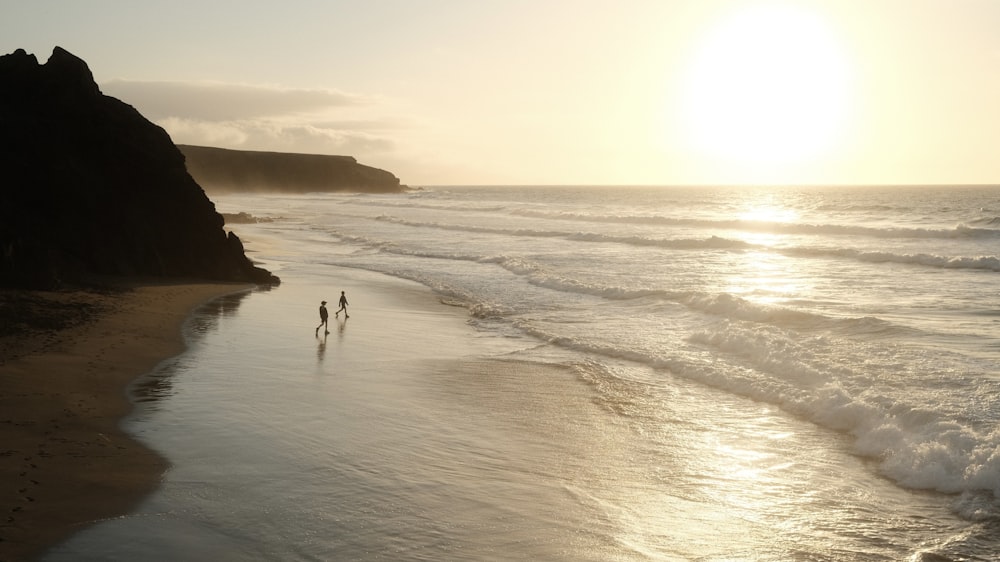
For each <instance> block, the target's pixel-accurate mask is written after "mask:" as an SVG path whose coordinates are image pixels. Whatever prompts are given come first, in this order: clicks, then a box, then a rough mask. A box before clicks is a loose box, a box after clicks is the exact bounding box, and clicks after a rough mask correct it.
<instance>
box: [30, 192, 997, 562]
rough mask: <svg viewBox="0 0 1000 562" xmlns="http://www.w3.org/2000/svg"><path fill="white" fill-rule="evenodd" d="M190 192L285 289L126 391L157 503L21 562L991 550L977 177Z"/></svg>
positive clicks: (987, 308)
mask: <svg viewBox="0 0 1000 562" xmlns="http://www.w3.org/2000/svg"><path fill="white" fill-rule="evenodd" d="M212 199H213V200H214V201H215V203H216V206H217V208H218V209H219V211H220V212H223V213H241V212H243V213H247V214H249V215H251V216H252V217H254V218H255V219H257V220H258V221H259V222H254V223H246V224H232V225H229V228H231V229H233V230H235V231H236V232H237V234H239V235H240V237H241V238H242V239H243V241H244V244H245V245H246V248H247V251H248V255H250V256H251V257H252V258H253V259H255V260H256V261H258V262H260V263H261V264H262V265H263V266H264V267H267V268H268V269H270V270H272V271H273V272H275V273H276V274H278V275H279V276H280V277H281V278H282V281H283V282H282V285H281V286H279V287H277V288H274V289H271V290H259V291H252V292H247V293H239V294H234V295H232V296H230V297H226V298H223V299H219V300H218V301H214V302H213V303H210V304H209V305H207V306H206V307H204V308H203V309H201V310H200V311H199V312H198V313H197V314H195V315H194V317H193V318H192V319H191V321H190V322H189V325H188V327H187V328H186V334H187V337H188V343H189V349H188V351H187V352H186V353H184V354H183V355H181V356H179V357H176V358H171V359H169V360H167V361H164V363H163V364H161V365H160V367H158V368H157V370H156V371H154V372H153V373H150V374H149V375H147V376H146V377H144V378H143V379H141V380H140V381H138V382H137V383H136V385H135V387H134V388H133V389H132V394H133V397H134V399H135V401H136V404H137V409H136V413H135V415H133V416H132V417H131V418H130V419H129V420H128V421H127V422H126V425H127V428H128V429H129V431H131V432H132V433H134V434H135V435H137V436H138V437H139V438H140V439H141V440H143V441H144V442H145V443H147V444H149V446H151V447H152V448H154V449H156V450H158V451H161V452H162V454H164V455H165V456H166V457H167V458H168V459H169V460H170V461H171V463H172V468H171V469H170V471H169V472H168V473H167V475H166V476H165V478H164V483H163V486H162V488H161V489H160V490H159V491H157V492H156V493H155V494H153V496H151V497H150V498H149V499H148V500H147V501H146V502H144V503H143V504H142V505H141V506H140V507H139V508H138V509H137V510H136V512H135V513H132V514H129V515H126V516H124V517H121V518H118V519H114V520H109V521H103V522H98V523H96V524H95V525H93V526H90V527H88V528H87V529H83V530H81V532H80V533H79V534H78V535H76V536H75V537H73V538H72V539H71V540H69V541H68V542H66V543H64V544H62V545H59V546H58V547H56V548H55V549H53V550H52V551H51V552H49V553H48V555H47V556H46V557H45V560H49V561H63V560H201V559H205V560H207V559H211V560H573V561H581V560H595V561H596V560H601V561H612V560H613V561H640V560H658V561H660V560H663V561H698V562H709V561H711V562H722V561H873V560H876V561H877V560H894V561H895V560H903V561H913V562H918V561H926V562H929V561H986V560H1000V297H998V289H1000V277H998V276H1000V187H984V186H927V187H888V186H884V187H865V186H856V187H628V186H622V187H586V186H577V187H574V186H562V187H531V186H509V187H427V188H421V189H415V190H413V191H411V192H409V193H405V194H395V195H366V194H309V195H298V196H289V195H277V194H229V195H213V196H212ZM342 290H343V291H345V294H346V295H347V297H348V299H349V300H350V302H351V304H350V306H349V312H350V313H351V318H350V319H349V320H348V319H345V318H344V317H343V313H341V314H339V315H338V316H337V318H331V321H330V332H331V333H330V334H329V335H326V334H323V333H322V332H323V330H320V331H316V330H315V329H316V323H317V322H318V315H317V313H316V307H317V306H318V304H319V300H320V299H323V300H327V301H329V305H328V306H330V311H331V313H332V312H333V311H334V310H335V308H336V306H335V304H334V303H336V301H337V297H338V296H339V293H340V291H342Z"/></svg>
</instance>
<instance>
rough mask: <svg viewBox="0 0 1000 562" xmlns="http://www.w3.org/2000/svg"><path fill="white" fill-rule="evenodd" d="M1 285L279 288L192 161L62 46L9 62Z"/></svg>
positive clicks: (1, 82) (0, 178) (2, 62)
mask: <svg viewBox="0 0 1000 562" xmlns="http://www.w3.org/2000/svg"><path fill="white" fill-rule="evenodd" d="M0 86H2V87H0V286H8V287H9V286H14V287H38V288H41V287H54V286H59V285H60V284H63V283H75V282H78V281H81V280H85V279H88V278H92V277H93V276H95V275H99V276H108V275H110V276H121V275H130V276H154V277H186V278H200V279H214V280H226V281H248V282H256V283H276V282H277V278H276V277H274V276H273V275H271V274H270V273H269V272H267V271H265V270H264V269H261V268H259V267H256V266H254V265H253V264H252V263H251V262H250V260H249V259H247V257H246V255H245V254H244V251H243V244H242V243H241V242H240V240H239V238H237V237H236V235H235V234H233V233H231V232H230V233H228V234H227V233H226V231H225V230H224V229H223V219H222V216H221V215H219V214H218V213H217V212H216V211H215V205H214V204H213V203H212V202H211V201H210V200H209V199H208V197H207V196H206V195H205V192H204V191H203V190H202V189H201V187H200V186H199V185H198V184H197V183H196V182H195V180H194V179H192V177H191V175H190V174H189V173H188V172H187V169H186V168H185V164H184V156H183V155H182V154H181V152H180V150H178V149H177V147H176V146H175V145H174V143H173V142H172V141H171V140H170V137H169V136H168V135H167V133H166V132H165V131H164V130H163V129H161V128H160V127H157V126H156V125H154V124H152V123H150V122H149V121H148V120H146V119H145V118H144V117H143V116H142V115H140V114H139V112H137V111H136V110H135V109H134V108H133V107H131V106H129V105H127V104H125V103H123V102H121V101H119V100H117V99H115V98H112V97H108V96H105V95H103V94H102V93H101V91H100V89H99V88H98V86H97V84H96V83H95V82H94V78H93V75H92V74H91V72H90V69H89V68H88V67H87V64H86V63H85V62H84V61H82V60H80V59H79V58H77V57H75V56H74V55H72V54H70V53H69V52H67V51H65V50H63V49H61V48H59V47H56V48H55V49H54V50H53V52H52V56H51V57H50V58H49V60H48V62H46V63H45V64H44V65H40V64H39V63H38V60H37V59H36V58H35V56H34V55H31V54H27V53H25V51H24V50H23V49H18V50H17V51H15V52H14V53H12V54H9V55H4V56H0Z"/></svg>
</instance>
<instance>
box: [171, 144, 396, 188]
mask: <svg viewBox="0 0 1000 562" xmlns="http://www.w3.org/2000/svg"><path fill="white" fill-rule="evenodd" d="M178 148H180V149H181V152H183V153H184V156H185V157H186V158H187V167H188V171H189V172H191V175H192V176H193V177H194V179H195V180H196V181H197V182H198V183H199V184H200V185H201V186H202V187H204V188H205V190H206V191H209V192H212V191H280V192H285V193H308V192H312V191H360V192H366V193H391V192H399V191H402V190H403V189H404V187H403V186H401V185H400V183H399V178H397V177H396V176H394V175H393V174H391V173H389V172H387V171H385V170H380V169H378V168H372V167H371V166H365V165H364V164H359V163H358V161H357V160H355V159H354V158H353V157H351V156H325V155H320V154H291V153H282V152H256V151H249V150H227V149H222V148H210V147H205V146H188V145H178Z"/></svg>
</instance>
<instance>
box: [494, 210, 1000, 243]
mask: <svg viewBox="0 0 1000 562" xmlns="http://www.w3.org/2000/svg"><path fill="white" fill-rule="evenodd" d="M513 214H515V215H520V216H526V217H533V218H543V219H550V220H563V221H578V222H598V223H622V224H638V225H654V226H688V227H697V228H702V229H705V228H708V229H711V228H715V229H720V230H741V231H749V232H762V233H768V234H802V235H815V236H866V237H871V238H945V239H952V238H1000V229H996V228H977V227H972V226H969V225H967V224H958V225H956V226H955V227H954V228H907V227H872V226H860V225H844V224H809V223H794V222H779V221H754V220H742V219H728V220H727V219H697V218H681V217H671V216H666V215H635V214H627V215H598V214H586V213H572V212H553V211H538V210H518V211H515V212H514V213H513Z"/></svg>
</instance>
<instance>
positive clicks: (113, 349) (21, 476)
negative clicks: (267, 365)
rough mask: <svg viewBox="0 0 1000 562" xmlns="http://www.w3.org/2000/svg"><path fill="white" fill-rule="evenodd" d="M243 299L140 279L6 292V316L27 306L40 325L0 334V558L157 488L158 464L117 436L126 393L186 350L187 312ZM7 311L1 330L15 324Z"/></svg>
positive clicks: (113, 512) (206, 287) (198, 286)
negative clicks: (219, 300) (217, 300)
mask: <svg viewBox="0 0 1000 562" xmlns="http://www.w3.org/2000/svg"><path fill="white" fill-rule="evenodd" d="M246 289H247V286H245V285H235V284H214V283H162V282H161V283H152V282H148V281H146V282H135V283H128V284H124V285H123V284H119V285H117V286H116V288H115V289H113V290H104V291H74V292H55V293H44V292H20V293H11V292H8V293H6V294H5V300H4V304H5V307H7V308H8V309H11V308H13V307H17V306H23V305H24V303H25V302H26V301H30V303H31V304H32V306H29V307H27V308H26V309H24V310H19V311H17V312H18V313H21V312H23V314H25V315H31V314H36V315H37V314H40V315H41V316H43V318H41V319H40V320H38V321H36V322H34V323H31V324H30V325H29V327H23V326H17V325H14V326H11V328H13V329H12V330H5V334H4V337H3V338H2V347H0V349H2V353H3V355H2V357H0V412H2V413H0V433H2V440H0V442H2V445H0V509H2V520H0V560H3V561H16V560H27V559H31V558H33V557H35V556H37V555H39V554H40V553H41V552H42V551H44V549H45V548H47V547H49V546H51V545H52V544H54V543H56V542H58V541H59V540H61V539H64V538H66V537H67V536H69V535H71V534H72V533H74V532H76V531H79V530H80V529H82V528H84V527H85V526H87V525H88V524H90V523H92V522H94V521H99V520H102V519H105V518H109V517H116V516H119V515H122V514H123V513H125V512H127V511H128V510H129V509H130V508H132V507H133V506H134V505H136V504H137V503H138V502H139V501H140V500H141V499H142V498H143V497H144V496H145V495H146V494H148V493H149V492H150V491H151V490H152V489H154V488H155V487H156V486H157V485H158V483H159V482H160V478H161V475H162V473H163V471H164V470H165V469H166V467H167V462H166V461H165V460H164V459H163V458H162V457H161V456H159V455H158V454H156V453H154V452H153V451H151V450H149V449H148V448H146V447H145V446H143V445H141V444H139V443H137V442H136V441H135V440H134V439H133V438H131V437H130V436H128V435H127V434H126V433H125V432H124V431H123V430H122V428H121V426H120V423H121V420H122V418H123V417H124V416H126V415H127V414H128V413H129V412H130V411H131V410H132V403H131V401H130V400H129V398H128V394H127V388H128V386H129V385H130V384H131V383H132V381H133V380H135V379H136V378H137V377H138V376H139V375H142V374H143V373H145V372H147V371H149V370H151V369H153V368H154V367H155V366H156V365H157V364H158V363H159V362H161V361H163V360H164V359H167V358H169V357H171V356H173V355H176V354H178V353H180V352H181V351H182V350H183V349H184V340H183V337H182V331H181V328H182V326H183V323H184V321H185V319H186V318H187V317H188V315H189V314H190V313H191V311H192V310H193V309H194V308H195V307H197V306H198V305H200V304H202V303H204V302H205V301H207V300H209V299H212V298H214V297H218V296H221V295H225V294H228V293H232V292H234V291H243V290H246ZM39 310H42V312H39ZM8 312H12V311H10V310H6V311H5V315H4V319H5V322H15V321H16V322H23V321H24V320H25V317H24V316H21V317H20V318H17V319H16V320H14V319H11V317H10V314H7V313H8ZM50 316H55V318H51V317H50ZM60 316H64V317H69V318H59V317H60ZM36 320H37V319H36Z"/></svg>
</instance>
